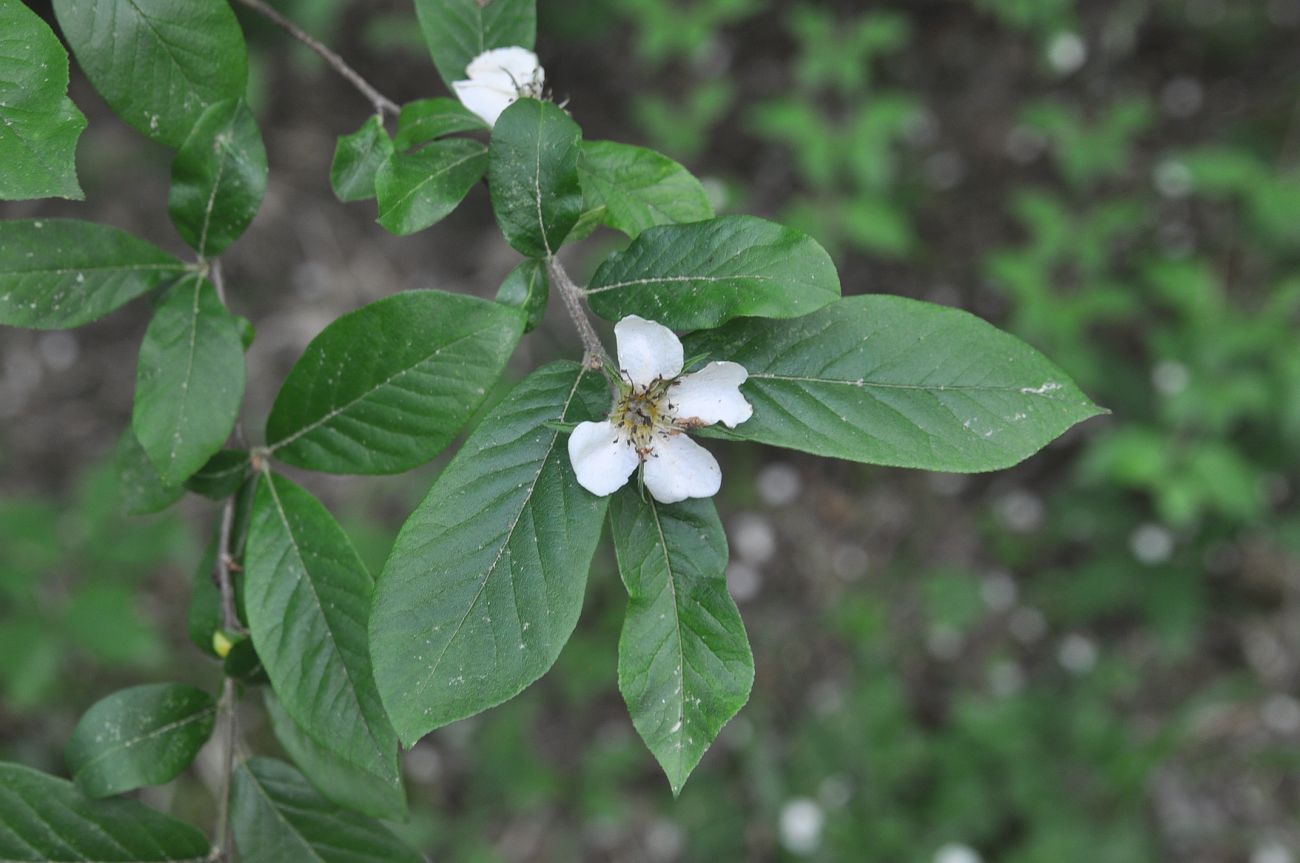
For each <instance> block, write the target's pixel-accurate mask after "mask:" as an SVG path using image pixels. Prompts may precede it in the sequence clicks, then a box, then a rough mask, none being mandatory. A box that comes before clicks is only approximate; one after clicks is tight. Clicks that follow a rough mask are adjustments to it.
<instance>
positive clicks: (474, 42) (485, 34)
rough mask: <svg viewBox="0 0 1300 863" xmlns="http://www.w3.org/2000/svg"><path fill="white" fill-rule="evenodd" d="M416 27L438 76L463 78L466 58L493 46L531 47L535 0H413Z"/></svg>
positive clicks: (533, 35) (535, 13) (449, 80)
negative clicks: (422, 36)
mask: <svg viewBox="0 0 1300 863" xmlns="http://www.w3.org/2000/svg"><path fill="white" fill-rule="evenodd" d="M415 12H416V14H417V15H418V16H419V19H420V30H421V31H423V33H424V41H425V43H427V44H428V46H429V54H430V55H432V57H433V62H434V64H435V65H437V67H438V74H440V75H442V80H443V81H445V82H447V86H448V87H450V86H451V82H452V81H463V80H465V67H466V66H468V65H469V62H470V61H471V60H473V59H474V58H475V57H477V56H478V55H479V54H482V53H483V52H484V51H489V50H491V49H493V48H509V47H510V46H512V45H518V46H519V47H520V48H532V47H533V41H534V40H535V39H536V37H537V8H536V4H535V0H415Z"/></svg>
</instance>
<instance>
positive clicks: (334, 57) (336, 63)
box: [239, 0, 399, 115]
mask: <svg viewBox="0 0 1300 863" xmlns="http://www.w3.org/2000/svg"><path fill="white" fill-rule="evenodd" d="M239 2H240V3H242V4H243V5H245V6H247V7H248V8H249V9H252V10H253V11H254V12H257V13H258V14H259V15H262V16H264V17H266V18H268V19H270V20H271V21H272V22H274V23H275V24H276V25H277V26H279V27H280V28H281V29H283V30H284V31H285V32H286V33H288V34H289V35H290V36H292V37H293V38H295V39H297V40H298V41H299V42H301V43H302V44H304V45H306V46H307V47H308V48H310V49H311V50H313V51H315V52H316V53H317V54H319V55H320V57H321V59H323V60H324V61H325V62H326V63H328V64H329V65H330V67H331V68H333V69H334V71H335V72H338V73H339V74H340V75H342V76H343V77H344V78H347V79H348V81H349V82H350V83H351V84H352V86H353V87H356V88H357V89H358V90H360V91H361V94H362V95H363V96H365V97H366V98H367V99H369V100H370V104H371V105H374V106H375V113H376V114H384V113H388V114H393V115H396V114H397V113H398V110H399V109H398V107H397V103H396V102H394V101H393V100H392V99H389V98H388V97H387V96H385V95H384V94H383V93H380V92H379V91H378V90H376V89H375V87H374V85H372V84H371V83H370V82H369V81H367V80H366V79H365V78H362V77H361V75H360V74H359V73H358V72H357V70H356V69H353V68H352V67H351V66H349V65H348V64H347V63H346V62H345V61H344V60H343V58H342V57H340V56H339V55H338V54H335V53H334V52H333V51H331V50H330V49H329V48H326V47H325V46H324V45H322V44H321V43H320V42H318V41H317V40H316V39H314V38H312V37H311V36H309V35H308V34H307V33H305V32H304V31H303V29H302V28H301V27H299V26H298V25H297V24H295V23H293V22H292V21H290V20H289V19H288V18H286V17H284V16H283V15H281V14H280V13H279V12H277V11H276V10H275V9H273V8H271V7H270V6H268V5H267V4H266V3H263V2H262V0H239Z"/></svg>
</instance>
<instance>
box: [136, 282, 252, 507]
mask: <svg viewBox="0 0 1300 863" xmlns="http://www.w3.org/2000/svg"><path fill="white" fill-rule="evenodd" d="M243 396H244V346H243V344H242V343H241V342H240V340H239V327H238V326H237V325H236V323H235V319H234V318H233V317H232V316H231V315H230V313H229V312H227V311H226V308H225V306H223V305H222V304H221V300H220V299H219V298H218V297H217V292H216V290H215V289H214V288H213V287H212V284H211V283H210V282H208V281H207V280H206V279H203V278H200V277H199V276H190V277H188V278H186V279H184V280H182V281H181V282H180V283H178V284H177V285H176V286H175V287H174V288H172V289H171V291H170V292H169V293H168V294H167V296H166V297H165V298H164V300H163V301H162V303H161V304H160V305H159V306H158V309H157V311H155V312H154V316H153V320H152V321H150V322H149V328H148V329H147V330H145V334H144V342H143V344H141V345H140V366H139V368H138V369H137V371H136V377H135V412H134V414H133V417H132V427H133V428H134V429H135V435H136V438H137V439H138V440H139V441H140V445H141V446H142V447H144V451H145V452H146V453H148V455H149V460H150V461H152V462H153V464H154V467H156V468H157V469H158V475H159V477H161V478H162V481H163V483H164V484H165V485H180V484H181V483H182V482H184V481H185V480H186V479H187V478H188V477H189V476H190V474H192V473H194V472H195V471H196V470H198V469H199V468H201V467H203V465H204V463H205V462H207V460H208V459H209V458H210V457H211V456H212V454H213V453H215V452H216V451H217V450H219V449H221V445H222V444H223V443H225V441H226V438H228V437H230V432H231V430H233V429H234V427H235V420H236V418H237V417H238V414H239V405H240V402H241V400H242V399H243Z"/></svg>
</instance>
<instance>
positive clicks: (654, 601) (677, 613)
mask: <svg viewBox="0 0 1300 863" xmlns="http://www.w3.org/2000/svg"><path fill="white" fill-rule="evenodd" d="M609 530H610V533H611V534H612V535H613V537H614V550H615V551H616V553H617V555H618V570H619V573H620V574H621V575H622V576H623V583H624V584H625V585H626V586H627V592H628V596H629V601H628V605H627V616H626V617H625V618H624V620H623V635H622V637H621V638H620V639H619V642H618V687H619V689H620V690H621V691H622V693H623V698H624V699H625V700H626V701H627V706H628V710H629V711H630V712H631V714H632V724H633V725H635V726H636V730H637V732H639V733H640V735H641V738H642V739H643V740H645V742H646V745H647V746H649V747H650V751H651V752H653V753H654V756H655V758H657V759H658V760H659V763H660V765H662V766H663V769H664V773H666V774H667V775H668V782H669V784H670V785H671V786H672V789H673V794H677V793H678V792H679V791H681V789H682V785H683V784H684V783H685V782H686V777H687V776H689V775H690V773H691V771H692V770H693V769H694V768H695V765H696V764H698V763H699V761H700V758H701V757H702V756H703V755H704V751H705V750H706V749H708V748H709V745H710V744H711V743H713V740H714V738H715V737H717V736H718V732H719V731H720V730H722V726H723V725H725V724H726V722H727V720H729V719H730V718H731V717H733V716H735V715H736V711H738V710H740V708H741V707H742V706H744V704H745V702H746V701H747V700H748V699H749V690H750V687H751V686H752V685H753V683H754V657H753V654H752V653H750V650H749V639H748V638H747V637H746V636H745V625H744V623H742V622H741V619H740V611H739V610H737V608H736V603H735V602H734V601H732V599H731V594H729V593H728V592H727V577H726V568H727V537H726V535H725V534H724V533H723V530H722V522H721V521H719V519H718V513H717V510H716V509H714V506H713V501H711V500H686V501H683V502H681V503H676V504H670V505H666V504H662V503H658V502H656V501H655V500H653V499H648V500H643V499H642V498H641V496H640V495H639V494H638V493H637V490H636V489H631V488H625V489H623V490H622V491H621V492H619V493H618V494H616V495H614V497H613V500H612V501H611V502H610V507H609Z"/></svg>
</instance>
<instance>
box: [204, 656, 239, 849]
mask: <svg viewBox="0 0 1300 863" xmlns="http://www.w3.org/2000/svg"><path fill="white" fill-rule="evenodd" d="M235 707H236V700H235V681H234V680H232V679H231V678H229V677H227V678H226V679H225V682H224V683H223V684H222V688H221V710H220V712H221V714H222V715H224V717H225V720H226V727H225V738H224V739H223V740H222V752H221V794H220V796H218V797H217V831H216V832H217V835H216V841H215V842H214V843H213V846H212V854H211V855H210V859H211V860H213V861H217V860H230V859H231V856H230V781H231V777H232V776H233V775H234V772H235V744H236V727H235Z"/></svg>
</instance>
